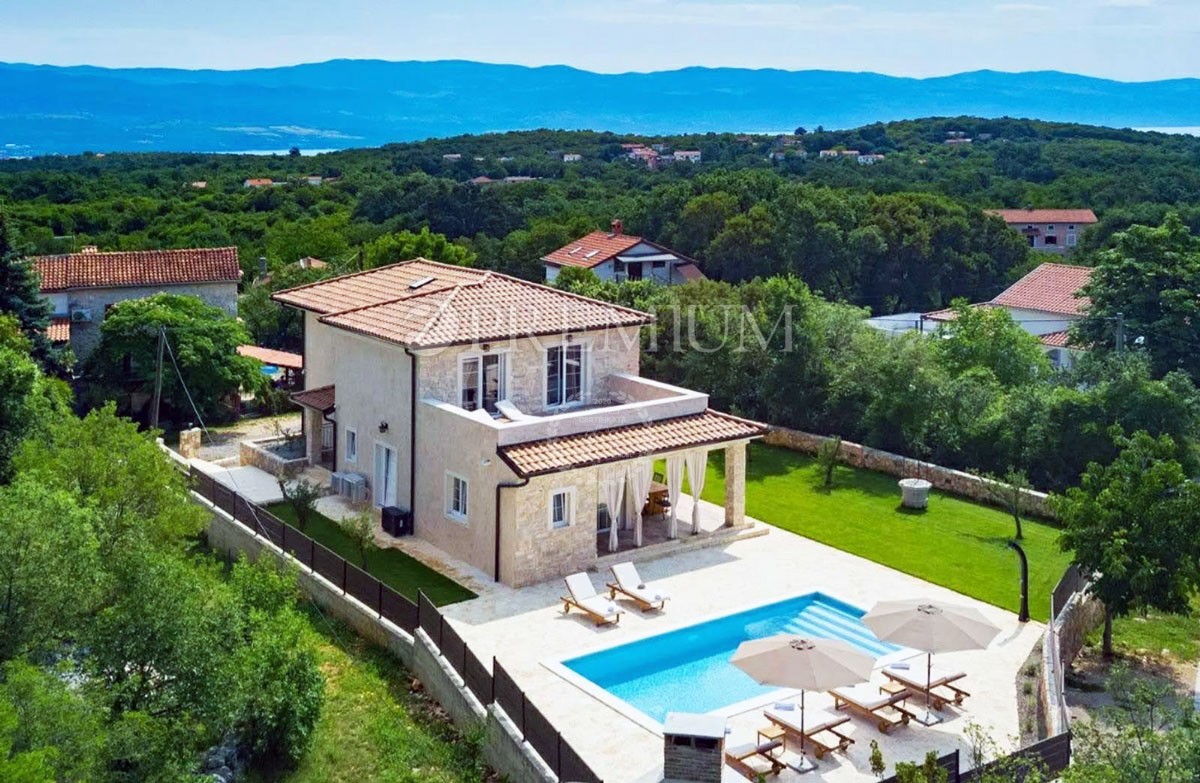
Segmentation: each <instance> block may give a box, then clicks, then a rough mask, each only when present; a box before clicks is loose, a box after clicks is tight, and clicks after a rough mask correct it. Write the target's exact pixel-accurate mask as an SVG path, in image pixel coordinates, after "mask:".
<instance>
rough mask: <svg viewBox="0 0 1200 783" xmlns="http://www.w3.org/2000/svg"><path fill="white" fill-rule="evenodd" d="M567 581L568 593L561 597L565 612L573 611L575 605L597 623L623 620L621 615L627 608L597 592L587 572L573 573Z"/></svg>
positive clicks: (602, 623)
mask: <svg viewBox="0 0 1200 783" xmlns="http://www.w3.org/2000/svg"><path fill="white" fill-rule="evenodd" d="M566 582H567V593H568V595H564V596H563V597H562V599H561V600H562V602H563V614H566V613H567V612H569V611H571V607H572V606H573V607H575V608H576V609H578V610H579V611H581V612H583V613H584V614H586V615H588V616H589V617H591V618H592V620H593V621H594V622H595V623H596V625H604V624H605V623H616V622H620V621H621V615H622V614H624V612H625V610H624V609H621V608H620V607H618V606H617V605H616V604H614V603H613V602H612V601H611V600H609V599H608V598H605V597H604V596H602V595H600V594H599V593H597V592H596V588H594V587H592V580H591V579H588V575H587V574H584V573H578V574H571V575H570V576H568V577H567V579H566Z"/></svg>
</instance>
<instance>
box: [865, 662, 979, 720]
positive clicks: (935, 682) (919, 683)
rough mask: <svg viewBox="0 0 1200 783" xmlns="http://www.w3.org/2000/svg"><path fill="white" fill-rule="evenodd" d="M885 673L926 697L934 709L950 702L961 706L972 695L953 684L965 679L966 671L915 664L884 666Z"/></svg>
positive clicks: (942, 707) (926, 700)
mask: <svg viewBox="0 0 1200 783" xmlns="http://www.w3.org/2000/svg"><path fill="white" fill-rule="evenodd" d="M883 675H884V676H885V677H887V678H888V679H889V680H891V681H892V682H896V683H899V684H901V685H903V686H904V687H905V688H907V689H909V690H910V691H912V692H913V693H915V694H920V695H921V696H923V697H925V703H926V704H928V705H929V707H930V709H934V710H940V709H944V708H945V707H946V706H947V705H949V704H954V705H955V706H961V705H962V703H963V700H964V699H966V698H967V697H968V696H970V695H971V694H970V693H968V692H967V691H965V690H963V689H962V688H961V687H959V686H957V685H954V684H953V683H956V682H960V681H961V680H963V679H965V678H966V676H967V675H966V673H965V672H957V671H953V670H950V669H943V668H940V667H938V666H937V665H936V664H935V665H934V666H933V668H932V669H929V670H926V667H924V666H913V667H912V668H910V669H906V668H895V667H894V666H888V667H885V668H884V670H883Z"/></svg>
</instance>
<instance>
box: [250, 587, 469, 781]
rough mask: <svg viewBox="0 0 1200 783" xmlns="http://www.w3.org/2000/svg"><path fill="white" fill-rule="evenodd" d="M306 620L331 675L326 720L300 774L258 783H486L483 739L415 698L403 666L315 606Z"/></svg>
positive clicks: (327, 677)
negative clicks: (461, 730)
mask: <svg viewBox="0 0 1200 783" xmlns="http://www.w3.org/2000/svg"><path fill="white" fill-rule="evenodd" d="M306 615H307V617H308V620H309V624H310V626H311V628H312V630H311V633H312V634H313V637H314V639H315V641H316V643H317V650H318V655H319V658H320V666H321V672H322V674H324V675H325V704H324V707H323V708H322V710H321V718H320V720H319V721H318V722H317V726H316V729H315V730H314V733H313V743H312V746H311V747H309V749H308V751H307V752H306V753H305V754H304V757H303V758H302V759H301V760H300V763H299V764H298V765H297V767H296V768H295V769H292V770H286V771H279V772H276V773H275V774H272V775H269V776H263V777H258V778H257V779H258V780H265V781H275V782H277V783H330V782H332V783H343V782H344V783H365V782H366V781H396V782H397V783H399V782H401V781H416V780H421V781H432V783H476V782H477V781H480V780H483V779H484V778H485V774H486V768H485V766H484V761H483V757H482V753H481V745H480V742H479V736H477V735H469V736H463V735H462V734H460V733H459V732H457V731H456V730H455V729H454V728H453V727H452V726H450V725H449V724H448V723H447V722H446V721H445V720H444V718H443V717H442V715H441V713H440V711H439V710H438V709H436V707H435V706H434V705H432V704H431V703H430V702H429V700H428V699H427V698H426V697H425V696H424V695H422V694H420V693H414V692H412V691H411V690H410V686H411V682H412V679H411V678H412V674H411V673H410V672H409V671H408V670H406V669H405V668H404V667H403V666H401V665H400V662H399V661H397V660H396V659H395V658H393V657H391V656H390V655H388V654H387V653H386V652H384V651H382V650H380V649H378V648H376V647H374V646H373V645H371V644H370V643H369V642H365V641H363V640H362V639H360V638H359V637H357V636H355V635H354V632H353V631H350V630H348V629H347V628H345V627H344V626H341V625H338V624H336V623H332V622H330V621H328V620H326V618H325V617H324V615H321V614H320V613H319V612H317V611H316V610H315V609H314V608H312V607H311V606H309V607H307V609H306ZM253 780H254V776H252V781H253Z"/></svg>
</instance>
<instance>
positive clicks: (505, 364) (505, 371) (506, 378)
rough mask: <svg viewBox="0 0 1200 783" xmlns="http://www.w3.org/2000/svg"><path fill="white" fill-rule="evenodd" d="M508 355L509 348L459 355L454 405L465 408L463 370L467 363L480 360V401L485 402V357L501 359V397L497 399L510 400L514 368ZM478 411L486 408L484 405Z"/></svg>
mask: <svg viewBox="0 0 1200 783" xmlns="http://www.w3.org/2000/svg"><path fill="white" fill-rule="evenodd" d="M508 354H509V350H508V349H507V348H506V349H503V350H499V351H469V352H466V353H462V354H459V357H458V378H457V380H456V386H457V389H458V398H457V399H456V400H455V401H454V404H455V405H457V406H458V407H460V408H463V368H464V366H465V365H466V364H467V362H470V361H475V360H478V362H479V378H478V380H477V383H478V384H479V386H478V391H479V399H480V400H481V401H482V400H483V357H485V356H498V357H500V393H499V395H497V397H496V399H497V400H506V399H508V390H509V388H510V387H511V386H512V384H511V383H510V381H511V377H510V376H511V373H512V368H511V362H509V360H508V358H509V357H508ZM463 410H466V408H463ZM476 410H485V408H484V406H483V405H480V406H479V407H478V408H476Z"/></svg>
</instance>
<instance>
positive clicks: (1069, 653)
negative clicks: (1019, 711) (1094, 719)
mask: <svg viewBox="0 0 1200 783" xmlns="http://www.w3.org/2000/svg"><path fill="white" fill-rule="evenodd" d="M1103 623H1104V604H1102V603H1100V601H1099V600H1098V599H1096V598H1095V597H1094V596H1092V595H1091V594H1090V593H1088V591H1087V588H1086V587H1084V589H1082V590H1080V591H1078V592H1076V593H1072V594H1071V597H1070V599H1069V600H1068V601H1067V603H1066V605H1065V606H1064V607H1063V608H1062V611H1061V612H1059V613H1058V617H1055V618H1052V619H1051V621H1050V624H1049V625H1048V626H1046V634H1045V636H1044V637H1043V640H1042V682H1041V685H1040V691H1041V692H1040V693H1039V696H1040V697H1041V698H1040V699H1039V700H1040V701H1041V702H1042V704H1043V714H1042V717H1043V719H1044V721H1045V724H1046V729H1047V731H1048V732H1049V734H1050V735H1051V736H1054V735H1057V734H1061V733H1062V732H1064V731H1070V729H1071V719H1070V715H1069V714H1068V712H1067V703H1066V694H1065V689H1066V683H1065V678H1066V672H1067V669H1069V668H1070V666H1071V664H1072V663H1073V662H1074V661H1075V658H1076V656H1078V655H1079V653H1080V651H1082V650H1083V645H1084V641H1085V640H1086V639H1087V635H1088V634H1089V633H1090V632H1091V631H1093V630H1095V629H1096V628H1098V627H1100V625H1101V624H1103Z"/></svg>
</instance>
